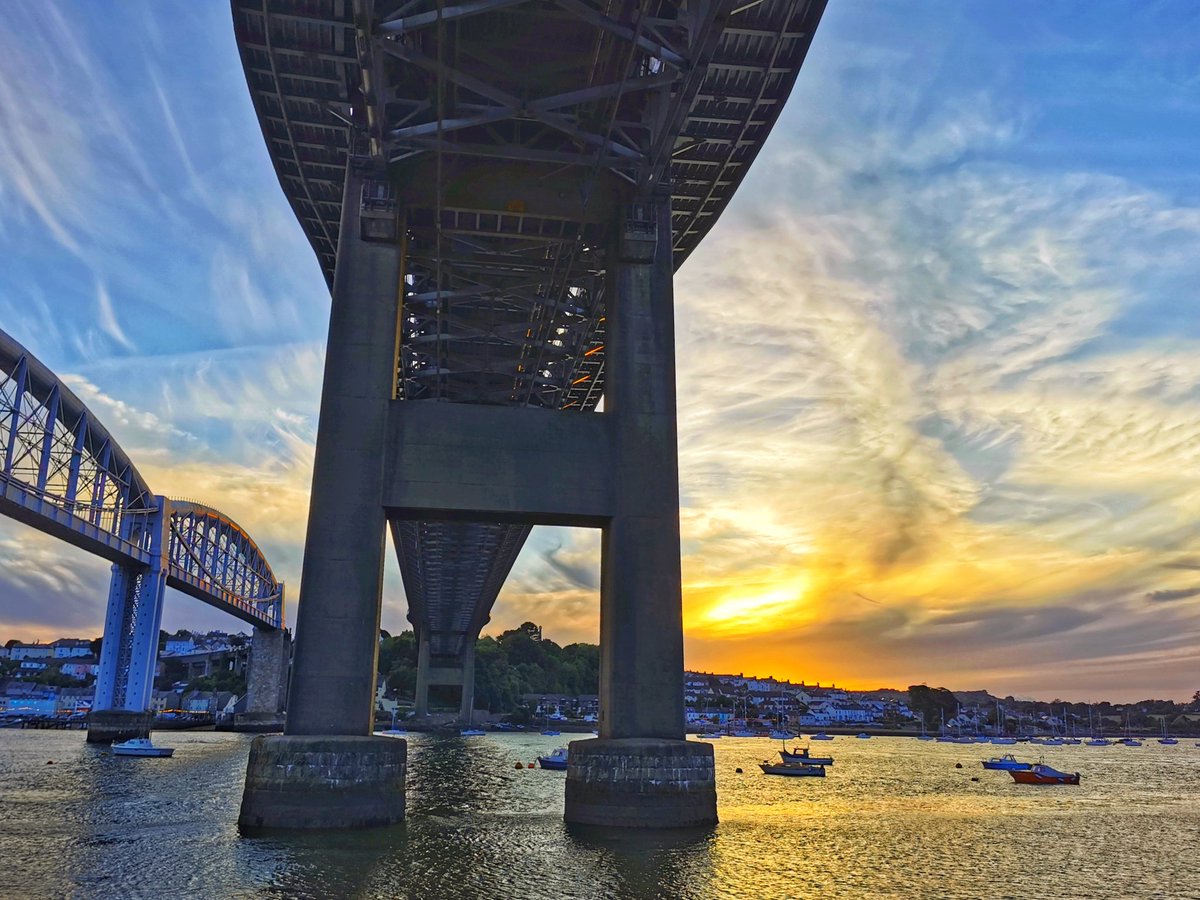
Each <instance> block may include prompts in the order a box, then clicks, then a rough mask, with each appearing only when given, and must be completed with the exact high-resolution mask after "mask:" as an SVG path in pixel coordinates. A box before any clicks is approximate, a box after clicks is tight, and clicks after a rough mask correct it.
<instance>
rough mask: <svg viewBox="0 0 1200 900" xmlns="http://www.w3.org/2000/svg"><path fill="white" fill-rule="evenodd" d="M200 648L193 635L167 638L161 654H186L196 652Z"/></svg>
mask: <svg viewBox="0 0 1200 900" xmlns="http://www.w3.org/2000/svg"><path fill="white" fill-rule="evenodd" d="M199 649H200V648H199V647H197V646H196V641H195V639H194V638H192V637H185V638H177V637H172V638H167V642H166V644H165V645H164V646H163V650H162V653H161V654H160V655H161V656H184V655H186V654H189V653H195V652H196V651H197V650H199Z"/></svg>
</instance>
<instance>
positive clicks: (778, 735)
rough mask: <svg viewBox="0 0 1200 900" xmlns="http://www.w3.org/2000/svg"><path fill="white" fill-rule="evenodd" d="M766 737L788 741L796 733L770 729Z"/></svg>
mask: <svg viewBox="0 0 1200 900" xmlns="http://www.w3.org/2000/svg"><path fill="white" fill-rule="evenodd" d="M768 737H769V738H771V740H773V741H790V740H792V739H793V738H795V737H796V735H794V734H792V733H791V732H790V731H779V730H778V729H775V730H772V731H771V733H770V734H769V735H768Z"/></svg>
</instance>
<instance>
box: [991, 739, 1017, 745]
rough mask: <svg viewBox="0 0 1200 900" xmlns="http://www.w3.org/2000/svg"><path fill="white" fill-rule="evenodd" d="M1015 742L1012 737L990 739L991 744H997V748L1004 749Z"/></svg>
mask: <svg viewBox="0 0 1200 900" xmlns="http://www.w3.org/2000/svg"><path fill="white" fill-rule="evenodd" d="M1016 742H1017V739H1016V738H1014V737H994V738H992V743H993V744H997V745H999V746H1004V747H1007V746H1011V745H1012V744H1015V743H1016Z"/></svg>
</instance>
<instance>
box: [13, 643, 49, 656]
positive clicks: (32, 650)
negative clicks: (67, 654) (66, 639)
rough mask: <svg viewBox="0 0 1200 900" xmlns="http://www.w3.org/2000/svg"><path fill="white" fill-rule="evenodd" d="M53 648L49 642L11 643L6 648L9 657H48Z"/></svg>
mask: <svg viewBox="0 0 1200 900" xmlns="http://www.w3.org/2000/svg"><path fill="white" fill-rule="evenodd" d="M52 656H54V649H53V648H52V647H51V646H50V645H49V644H13V645H12V646H11V647H10V648H9V650H8V658H9V659H50V658H51V657H52Z"/></svg>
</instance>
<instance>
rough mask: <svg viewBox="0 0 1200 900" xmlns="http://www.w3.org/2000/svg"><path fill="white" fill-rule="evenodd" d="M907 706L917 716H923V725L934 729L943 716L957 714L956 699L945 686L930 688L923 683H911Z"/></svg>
mask: <svg viewBox="0 0 1200 900" xmlns="http://www.w3.org/2000/svg"><path fill="white" fill-rule="evenodd" d="M908 706H909V708H910V709H911V710H912V711H913V712H914V713H916V714H917V716H918V717H920V716H922V715H923V716H924V717H925V725H926V727H927V728H929V729H930V730H933V729H936V728H937V727H938V725H939V724H940V723H941V721H942V719H943V717H944V718H946V719H953V718H954V717H955V715H957V714H958V701H957V700H956V699H955V698H954V694H952V693H951V692H950V691H948V690H946V688H931V687H929V686H928V685H925V684H913V685H909V688H908Z"/></svg>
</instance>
